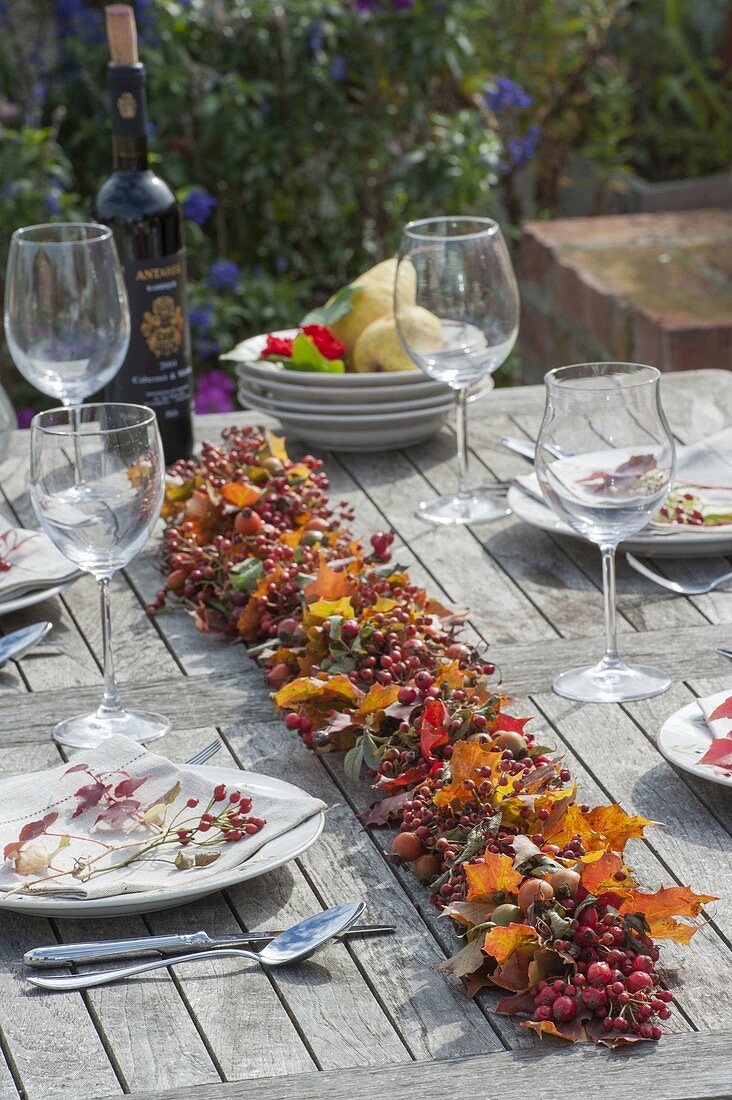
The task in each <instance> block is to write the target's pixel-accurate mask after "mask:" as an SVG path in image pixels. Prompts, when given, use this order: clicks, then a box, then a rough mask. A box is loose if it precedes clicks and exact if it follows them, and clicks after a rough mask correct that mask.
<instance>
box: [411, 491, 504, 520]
mask: <svg viewBox="0 0 732 1100" xmlns="http://www.w3.org/2000/svg"><path fill="white" fill-rule="evenodd" d="M510 514H511V509H510V508H509V507H508V504H507V503H506V498H505V497H502V496H501V495H500V493H495V492H492V491H491V490H490V489H472V490H470V491H469V492H467V493H466V494H465V496H458V495H457V494H452V495H450V496H444V497H438V498H437V500H431V501H424V500H423V501H422V502H421V503H420V505H419V508H418V509H417V515H418V516H419V518H420V519H423V520H425V521H426V522H427V523H441V524H444V525H445V526H448V525H453V526H454V525H455V524H458V523H490V522H492V521H493V520H496V519H503V517H504V516H508V515H510Z"/></svg>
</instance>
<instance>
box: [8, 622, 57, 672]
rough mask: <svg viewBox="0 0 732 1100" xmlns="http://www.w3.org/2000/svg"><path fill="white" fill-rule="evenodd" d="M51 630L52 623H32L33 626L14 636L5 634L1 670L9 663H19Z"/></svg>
mask: <svg viewBox="0 0 732 1100" xmlns="http://www.w3.org/2000/svg"><path fill="white" fill-rule="evenodd" d="M51 630H53V624H52V623H32V624H31V626H24V627H21V629H20V630H14V631H13V632H12V634H4V635H3V636H2V637H0V668H2V667H3V665H6V664H7V663H8V661H17V660H18V658H19V657H22V656H23V654H24V653H27V652H28V651H29V650H31V649H33V647H34V646H37V645H38V643H39V642H40V641H42V639H43V638H45V637H46V635H47V634H49V633H50V631H51Z"/></svg>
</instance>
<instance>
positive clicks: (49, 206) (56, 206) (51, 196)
mask: <svg viewBox="0 0 732 1100" xmlns="http://www.w3.org/2000/svg"><path fill="white" fill-rule="evenodd" d="M43 205H44V206H45V208H46V210H47V211H48V213H49V214H51V216H52V217H54V218H56V217H58V215H59V214H60V213H61V191H60V190H59V188H58V187H51V188H49V190H48V191H47V192H46V197H45V198H44V200H43Z"/></svg>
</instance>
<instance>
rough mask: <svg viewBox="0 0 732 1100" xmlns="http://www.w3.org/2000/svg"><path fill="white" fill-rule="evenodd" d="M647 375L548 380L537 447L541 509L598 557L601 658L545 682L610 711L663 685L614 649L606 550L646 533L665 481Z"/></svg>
mask: <svg viewBox="0 0 732 1100" xmlns="http://www.w3.org/2000/svg"><path fill="white" fill-rule="evenodd" d="M660 377H661V375H660V374H659V372H658V371H657V370H656V368H655V367H646V366H643V365H641V364H638V363H582V364H579V365H577V366H571V367H560V368H559V369H558V370H553V371H550V372H549V373H548V374H547V375H546V378H545V381H546V408H545V411H544V422H543V424H542V426H541V431H540V433H539V439H538V441H537V445H536V473H537V476H538V478H539V484H540V485H541V489H542V492H543V494H544V496H545V498H546V500H547V503H548V504H549V505H550V506H551V508H553V510H554V511H555V512H556V513H557V515H558V516H559V517H560V518H561V519H563V520H565V521H566V522H567V523H568V524H569V525H570V527H572V528H573V530H575V531H576V532H577V533H578V534H580V535H583V536H584V537H585V538H586V539H589V541H590V542H594V543H595V544H596V545H597V546H599V547H600V549H601V550H602V580H603V594H604V604H605V636H606V642H605V655H604V657H603V658H602V660H601V661H600V662H599V664H596V665H594V666H593V667H591V668H573V669H570V670H569V671H568V672H563V673H562V674H561V675H560V676H558V677H557V679H556V680H555V681H554V690H555V691H556V692H557V694H558V695H563V696H565V697H566V698H568V699H578V700H580V701H583V702H590V703H593V702H597V703H610V702H621V701H623V700H628V699H645V698H647V697H648V696H651V695H659V694H660V693H661V692H662V691H666V689H667V688H668V687H670V685H671V679H670V677H669V676H668V675H667V673H665V672H663V671H662V670H661V669H658V668H650V667H647V666H631V665H628V664H626V663H625V661H623V660H621V658H620V657H619V656H618V650H617V624H616V608H615V551H616V549H617V546H618V543H619V542H621V541H622V540H623V539H626V538H628V536H629V535H632V534H635V532H637V531H640V529H641V528H642V527H645V525H646V523H648V521H649V520H650V519H651V517H652V516H653V515H655V513H656V512H657V511H658V509H659V508H660V506H661V505H662V503H663V501H664V499H665V497H666V495H667V493H668V491H669V488H670V486H671V483H672V481H673V476H674V471H675V466H676V453H675V448H674V442H673V438H672V436H671V431H670V429H669V426H668V423H667V421H666V416H665V414H664V411H663V408H662V406H661V394H660V389H659V381H660Z"/></svg>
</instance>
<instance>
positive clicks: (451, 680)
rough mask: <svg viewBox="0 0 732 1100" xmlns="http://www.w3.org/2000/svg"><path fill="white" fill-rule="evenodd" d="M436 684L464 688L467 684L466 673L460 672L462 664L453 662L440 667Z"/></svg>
mask: <svg viewBox="0 0 732 1100" xmlns="http://www.w3.org/2000/svg"><path fill="white" fill-rule="evenodd" d="M435 684H436V685H437V686H438V687H439V686H440V684H447V686H448V687H450V688H458V689H460V688H462V687H463V685H464V684H465V673H464V672H461V671H460V662H459V661H451V662H450V663H449V664H442V665H439V666H438V670H437V675H436V676H435Z"/></svg>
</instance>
